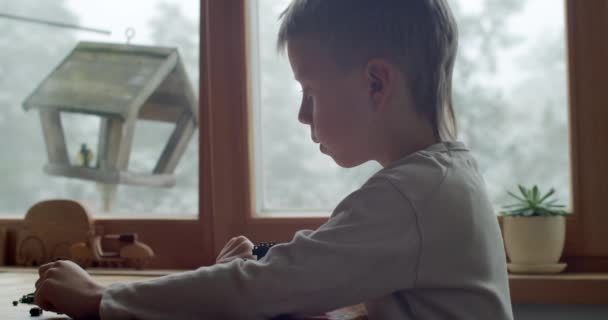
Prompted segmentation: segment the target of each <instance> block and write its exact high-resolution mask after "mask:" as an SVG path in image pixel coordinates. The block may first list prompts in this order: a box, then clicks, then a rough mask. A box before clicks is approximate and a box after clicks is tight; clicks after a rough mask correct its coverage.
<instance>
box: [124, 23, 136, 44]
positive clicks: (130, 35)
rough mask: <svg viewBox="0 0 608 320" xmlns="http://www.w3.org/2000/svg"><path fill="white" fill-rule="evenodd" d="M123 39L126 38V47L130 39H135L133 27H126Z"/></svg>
mask: <svg viewBox="0 0 608 320" xmlns="http://www.w3.org/2000/svg"><path fill="white" fill-rule="evenodd" d="M125 37H126V38H127V45H129V44H131V39H133V38H135V29H134V28H133V27H128V28H127V29H126V30H125Z"/></svg>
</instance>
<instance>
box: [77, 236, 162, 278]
mask: <svg viewBox="0 0 608 320" xmlns="http://www.w3.org/2000/svg"><path fill="white" fill-rule="evenodd" d="M103 239H110V240H114V241H118V242H119V243H120V244H119V246H120V250H119V251H112V252H109V251H104V249H103V248H102V240H103ZM70 256H71V260H72V261H74V262H76V263H77V264H79V265H80V266H81V267H83V268H88V267H130V268H135V269H138V270H142V269H143V268H144V267H146V265H147V264H148V262H149V261H150V259H152V258H153V257H154V252H153V251H152V249H151V248H150V247H149V246H147V245H146V244H144V243H141V242H139V241H137V234H136V233H132V234H120V235H118V234H110V235H105V236H99V235H97V236H94V237H93V238H92V239H90V240H89V242H88V243H86V242H79V243H75V244H73V245H72V246H71V247H70Z"/></svg>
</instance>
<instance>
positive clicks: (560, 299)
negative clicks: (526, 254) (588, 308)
mask: <svg viewBox="0 0 608 320" xmlns="http://www.w3.org/2000/svg"><path fill="white" fill-rule="evenodd" d="M509 284H510V288H511V302H512V303H514V304H517V303H539V304H588V305H589V304H608V294H606V293H608V273H562V274H556V275H514V274H510V275H509Z"/></svg>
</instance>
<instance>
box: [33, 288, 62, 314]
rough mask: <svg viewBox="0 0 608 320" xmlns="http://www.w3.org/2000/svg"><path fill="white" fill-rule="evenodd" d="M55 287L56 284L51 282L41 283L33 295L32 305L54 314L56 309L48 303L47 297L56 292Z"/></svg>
mask: <svg viewBox="0 0 608 320" xmlns="http://www.w3.org/2000/svg"><path fill="white" fill-rule="evenodd" d="M56 286H57V282H55V281H53V280H44V281H41V282H40V285H39V286H38V288H37V289H36V293H35V295H34V304H36V305H38V306H39V307H40V308H42V309H44V310H48V311H53V312H55V311H56V308H55V306H53V304H52V303H51V302H50V301H49V299H48V297H50V296H52V295H53V292H54V291H55V290H56V289H55V288H56Z"/></svg>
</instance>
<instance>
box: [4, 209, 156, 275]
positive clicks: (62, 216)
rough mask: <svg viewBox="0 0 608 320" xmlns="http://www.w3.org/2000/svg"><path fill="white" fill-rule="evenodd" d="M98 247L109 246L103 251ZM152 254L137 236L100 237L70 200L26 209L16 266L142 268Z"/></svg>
mask: <svg viewBox="0 0 608 320" xmlns="http://www.w3.org/2000/svg"><path fill="white" fill-rule="evenodd" d="M112 242H113V243H112ZM102 243H109V244H113V245H112V248H115V249H114V250H113V251H105V250H104V248H103V246H102ZM153 257H154V252H153V251H152V249H151V248H150V247H149V246H147V245H146V244H144V243H142V242H140V241H138V240H137V234H120V235H117V234H108V235H103V231H102V230H101V228H100V227H97V230H96V228H95V225H94V222H93V219H92V218H91V215H90V214H89V213H88V211H87V210H86V208H85V207H84V206H83V205H82V204H80V203H79V202H76V201H73V200H47V201H42V202H39V203H37V204H35V205H34V206H32V208H30V209H29V210H28V212H27V214H26V216H25V221H24V227H23V229H22V230H21V231H20V232H19V233H18V241H17V255H16V262H17V264H18V265H21V266H39V265H41V264H44V263H47V262H51V261H54V260H57V259H70V260H73V261H74V262H76V263H78V264H79V265H80V266H82V267H83V268H87V267H132V268H136V269H142V268H144V267H145V266H146V265H147V264H148V262H149V261H150V259H152V258H153Z"/></svg>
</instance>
